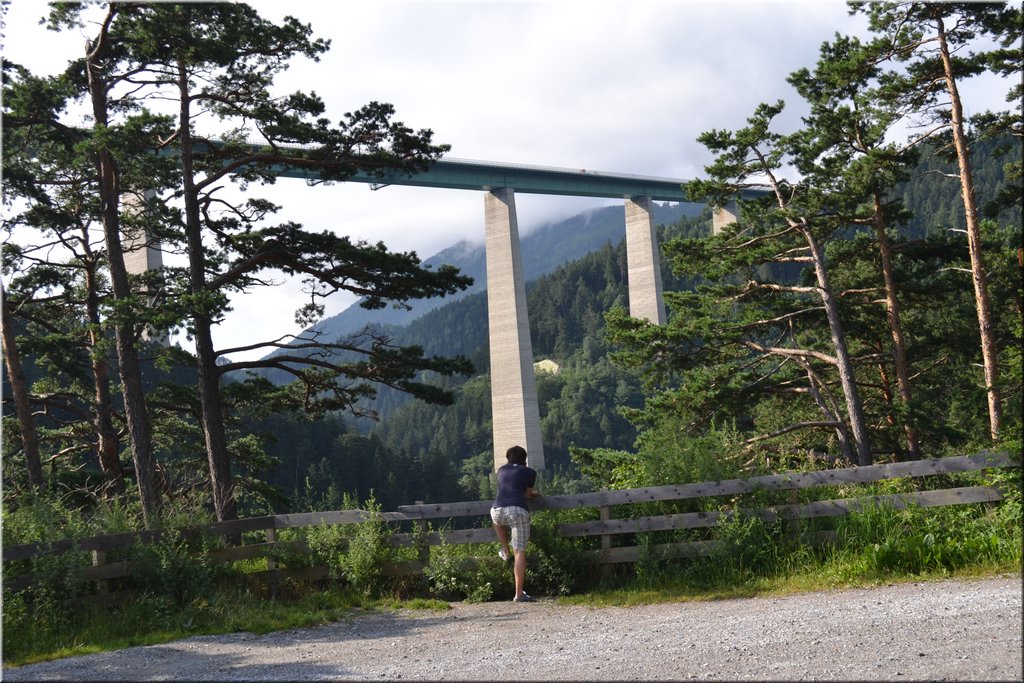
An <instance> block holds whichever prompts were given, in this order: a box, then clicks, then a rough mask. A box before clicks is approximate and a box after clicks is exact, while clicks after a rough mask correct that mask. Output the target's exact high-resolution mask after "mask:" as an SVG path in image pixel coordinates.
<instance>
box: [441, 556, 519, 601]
mask: <svg viewBox="0 0 1024 683" xmlns="http://www.w3.org/2000/svg"><path fill="white" fill-rule="evenodd" d="M479 549H480V546H478V545H449V544H447V543H442V544H441V545H438V546H433V547H432V548H431V549H430V562H429V563H428V564H427V566H426V567H425V568H424V570H423V573H424V575H425V576H426V577H427V581H428V585H429V588H430V592H431V593H432V594H433V595H434V596H436V597H438V598H441V599H442V600H466V601H467V602H487V601H488V600H490V599H491V598H493V597H494V596H495V594H496V593H497V594H501V595H504V594H505V593H506V592H507V593H508V595H509V596H511V590H510V589H511V586H512V581H513V580H512V575H511V574H512V572H511V565H510V564H508V563H505V562H502V561H501V560H500V559H499V558H498V556H497V553H494V554H491V555H489V556H488V557H477V556H476V553H478V552H479Z"/></svg>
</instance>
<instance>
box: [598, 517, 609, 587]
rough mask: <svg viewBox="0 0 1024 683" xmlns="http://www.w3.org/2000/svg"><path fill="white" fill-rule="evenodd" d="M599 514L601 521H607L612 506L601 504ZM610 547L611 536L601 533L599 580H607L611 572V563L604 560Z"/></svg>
mask: <svg viewBox="0 0 1024 683" xmlns="http://www.w3.org/2000/svg"><path fill="white" fill-rule="evenodd" d="M599 512H600V515H601V521H602V522H607V521H609V520H610V519H611V518H612V508H611V506H610V505H602V506H601V507H600V509H599ZM611 547H612V537H611V535H610V534H601V559H602V562H601V580H602V581H607V580H608V576H609V574H610V573H611V568H612V567H611V565H610V564H609V563H608V562H605V561H604V560H606V559H607V558H608V551H609V550H611Z"/></svg>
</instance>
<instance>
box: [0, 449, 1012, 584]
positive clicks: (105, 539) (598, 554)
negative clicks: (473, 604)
mask: <svg viewBox="0 0 1024 683" xmlns="http://www.w3.org/2000/svg"><path fill="white" fill-rule="evenodd" d="M1020 466H1021V462H1020V457H1019V456H1017V457H1011V456H1010V455H1007V454H1005V453H983V454H977V455H967V456H958V457H949V458H940V459H933V460H918V461H913V462H905V463H895V464H887V465H872V466H867V467H854V468H849V469H834V470H822V471H815V472H786V473H783V474H777V475H767V476H759V477H751V478H748V479H728V480H722V481H714V482H700V483H692V484H678V485H670V486H653V487H647V488H638V489H623V490H614V491H598V492H594V493H581V494H575V495H557V496H541V497H538V498H534V499H531V504H530V507H531V509H532V510H533V511H538V510H566V509H580V508H591V509H593V508H596V509H597V511H598V519H596V520H593V521H586V522H566V523H562V524H558V525H557V527H556V528H557V533H558V534H559V535H560V536H563V537H595V536H596V537H599V538H600V549H595V550H592V551H587V553H586V559H587V560H588V561H589V562H592V563H594V564H597V565H608V564H613V563H622V562H635V561H637V560H638V559H640V557H641V556H642V554H644V553H656V554H657V556H658V557H662V558H666V559H672V558H683V557H693V556H698V555H705V554H708V553H710V552H712V551H713V549H714V547H715V545H716V542H715V541H714V540H704V541H691V542H686V543H666V544H660V545H646V546H637V545H619V546H615V547H613V546H612V537H613V536H614V535H618V534H635V533H641V532H653V531H669V530H677V529H699V528H710V527H714V526H716V525H717V524H719V523H720V522H722V521H725V520H727V519H729V518H731V517H733V516H734V515H737V514H744V515H753V516H756V517H759V518H761V519H764V520H767V521H773V520H778V519H781V520H794V519H812V518H819V517H834V516H839V515H846V514H849V513H850V512H853V511H856V510H860V509H864V508H865V507H867V506H878V505H891V506H893V507H896V508H905V507H908V506H921V507H933V506H944V505H961V504H968V503H994V502H997V501H999V500H1002V498H1003V494H1002V492H1000V491H999V490H998V489H996V488H994V487H989V486H967V487H955V488H938V489H932V490H924V491H916V492H911V493H900V494H892V495H879V496H867V497H856V498H846V499H838V500H817V501H814V502H810V503H800V504H786V505H775V506H770V507H766V508H761V509H743V508H736V509H734V510H730V511H721V512H689V513H678V514H663V515H656V516H647V517H627V518H621V519H617V518H614V517H613V511H614V508H615V507H617V506H623V505H635V504H637V503H650V502H658V501H665V502H670V501H682V500H688V499H697V498H706V497H715V496H739V495H743V494H751V493H754V492H757V491H795V490H798V489H807V488H812V487H821V486H837V485H843V484H865V483H871V482H878V481H883V480H889V479H899V478H905V477H927V476H933V475H948V474H953V473H957V472H971V471H979V470H989V469H1001V468H1014V467H1020ZM490 506H491V502H490V501H470V502H460V503H437V504H435V503H430V504H423V503H418V504H415V505H403V506H400V507H399V508H398V510H397V511H395V512H380V513H377V514H379V515H380V518H381V519H382V520H384V521H385V522H388V523H389V524H390V525H392V526H397V527H399V528H397V529H395V533H392V534H391V535H390V541H391V543H392V545H393V546H395V547H417V548H418V550H419V552H418V553H417V556H418V558H419V559H417V560H413V561H408V562H402V563H398V564H395V565H391V566H389V567H388V568H387V572H388V573H394V574H408V573H418V572H421V571H422V570H423V568H424V566H425V564H426V562H427V561H429V548H430V546H435V545H440V544H442V543H446V544H465V543H493V542H495V537H494V532H493V530H492V529H491V528H490V519H489V510H490ZM370 516H371V513H369V512H367V511H365V510H338V511H330V512H306V513H298V514H286V515H268V516H264V517H252V518H248V519H239V520H234V521H230V522H220V523H216V524H210V525H207V526H203V527H194V528H185V529H178V530H176V531H177V532H179V533H181V534H183V535H185V536H189V535H193V536H194V535H206V536H212V537H218V536H221V537H223V536H235V537H237V536H240V535H242V534H248V535H249V536H253V535H254V534H252V533H251V532H259V534H258V537H259V538H265V540H264V541H261V542H258V543H246V544H244V545H238V546H234V547H223V548H217V549H215V550H212V551H210V552H209V556H210V557H211V558H212V559H214V560H216V561H220V562H237V561H241V560H251V559H254V558H265V560H266V565H267V568H266V570H261V571H259V572H255V573H253V574H252V576H253V577H255V578H259V579H262V580H266V581H268V582H269V583H270V584H271V585H272V586H273V585H276V583H277V581H278V580H279V579H281V578H285V577H287V578H293V579H298V580H317V579H322V578H327V577H328V576H329V570H328V568H327V567H324V566H313V567H305V568H301V569H294V568H287V567H280V566H278V559H277V558H278V557H279V556H280V554H281V551H283V550H286V551H291V552H296V553H308V552H309V548H308V547H307V546H306V544H305V543H304V542H303V541H278V538H277V536H278V534H277V532H278V531H279V530H282V529H294V528H302V527H311V526H317V525H323V524H326V525H336V524H356V523H360V522H364V521H366V520H367V519H369V518H370ZM461 517H469V518H474V519H472V520H470V521H471V522H472V521H475V522H476V523H478V524H479V525H480V526H478V527H477V528H466V529H448V530H443V531H430V530H429V527H428V523H429V520H443V522H442V523H441V525H440V526H441V527H442V528H444V527H446V526H448V523H449V522H450V521H452V520H454V519H455V518H461ZM481 518H482V519H481ZM395 523H401V524H397V525H396V524H395ZM402 527H404V528H405V529H406V530H402ZM165 533H167V532H166V531H162V530H152V531H141V532H130V533H121V534H108V535H104V536H93V537H90V538H82V539H77V540H64V541H58V542H54V543H47V544H41V543H33V544H27V545H15V546H6V547H4V548H3V562H4V576H3V584H4V589H5V590H13V591H18V590H23V589H25V588H27V587H29V586H31V585H32V583H33V582H34V581H37V580H38V578H37V577H36V576H33V575H32V574H22V575H16V576H10V575H9V572H8V563H9V562H15V561H18V560H29V559H32V558H37V557H42V556H47V555H56V554H61V553H66V552H68V551H71V550H75V549H77V550H83V551H89V552H90V553H91V557H92V566H88V567H83V568H82V569H81V570H80V571H79V575H80V577H81V578H82V579H84V580H87V581H95V582H96V585H97V593H98V595H99V596H100V597H103V596H104V595H106V594H107V586H108V582H109V581H111V580H113V579H118V578H123V577H127V576H130V575H131V574H132V567H131V565H130V563H129V562H128V561H125V560H120V561H109V562H108V561H107V554H108V553H109V552H111V551H117V550H121V549H126V548H128V547H129V546H132V545H134V544H136V543H153V542H155V541H157V540H159V539H160V538H161V537H162V536H163V535H164V534H165ZM111 597H113V596H111Z"/></svg>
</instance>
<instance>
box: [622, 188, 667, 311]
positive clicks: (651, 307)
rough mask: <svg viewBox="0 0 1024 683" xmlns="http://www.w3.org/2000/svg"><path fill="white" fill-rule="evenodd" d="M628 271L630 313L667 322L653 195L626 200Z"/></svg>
mask: <svg viewBox="0 0 1024 683" xmlns="http://www.w3.org/2000/svg"><path fill="white" fill-rule="evenodd" d="M626 270H627V274H626V277H627V280H628V281H629V314H630V315H631V316H633V317H634V318H642V319H644V320H648V321H650V322H652V323H654V324H655V325H663V324H665V320H666V316H665V301H664V299H663V298H662V287H661V259H660V257H659V254H658V233H657V230H656V229H655V226H654V216H653V214H652V212H651V198H650V197H633V198H632V199H627V200H626Z"/></svg>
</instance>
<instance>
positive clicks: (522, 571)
mask: <svg viewBox="0 0 1024 683" xmlns="http://www.w3.org/2000/svg"><path fill="white" fill-rule="evenodd" d="M512 521H513V523H512V534H511V535H512V552H514V553H515V563H514V564H513V565H512V573H513V575H514V576H515V581H516V595H515V598H514V599H515V600H519V599H520V598H522V597H523V596H524V595H525V594H526V591H525V590H523V587H524V586H525V585H526V543H527V542H528V541H529V540H530V514H529V513H528V512H526V511H525V510H523V511H522V512H517V514H516V516H515V518H514V519H513V520H512Z"/></svg>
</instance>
